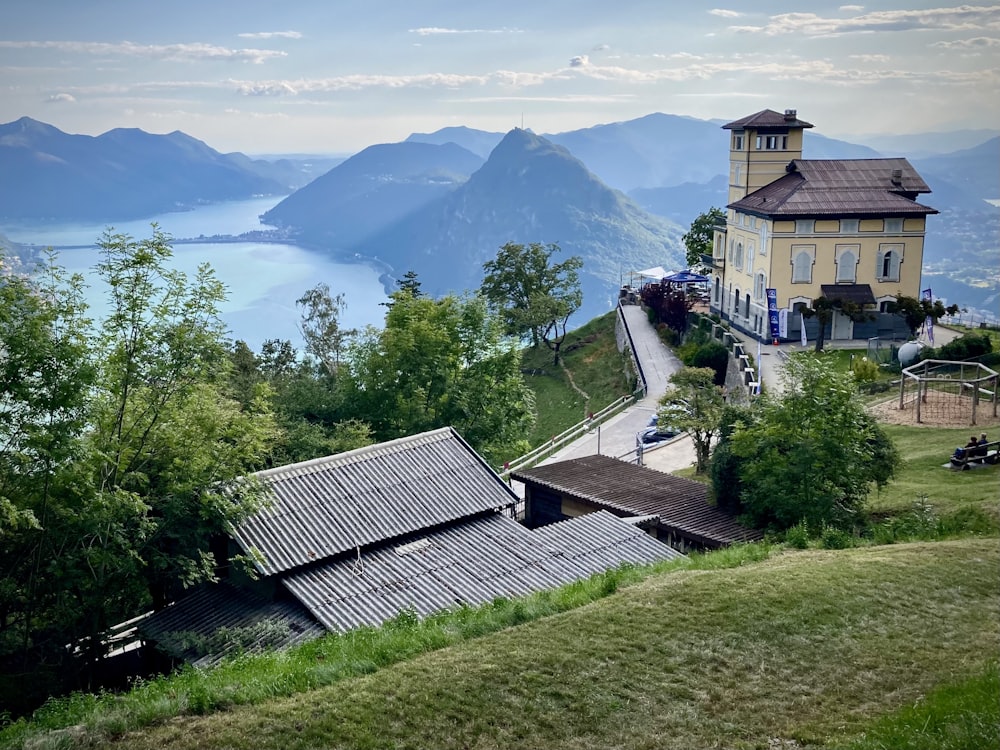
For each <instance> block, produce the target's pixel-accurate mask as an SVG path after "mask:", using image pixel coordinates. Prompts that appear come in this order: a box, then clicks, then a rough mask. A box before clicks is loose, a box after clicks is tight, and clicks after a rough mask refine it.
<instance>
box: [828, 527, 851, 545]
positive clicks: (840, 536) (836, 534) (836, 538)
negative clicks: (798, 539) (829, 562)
mask: <svg viewBox="0 0 1000 750" xmlns="http://www.w3.org/2000/svg"><path fill="white" fill-rule="evenodd" d="M819 542H820V545H821V546H822V547H823V549H847V548H848V547H853V546H854V539H853V538H852V537H851V535H850V534H848V533H847V532H846V531H844V530H843V529H838V528H837V527H836V526H824V527H823V533H822V534H821V535H820V538H819Z"/></svg>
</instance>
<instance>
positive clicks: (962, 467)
mask: <svg viewBox="0 0 1000 750" xmlns="http://www.w3.org/2000/svg"><path fill="white" fill-rule="evenodd" d="M949 463H950V465H951V468H952V469H955V470H956V471H966V470H968V469H976V468H979V467H981V466H995V465H996V464H998V463H1000V440H994V441H993V442H992V443H986V445H979V446H976V447H975V448H959V449H958V450H956V451H955V453H954V454H953V455H952V457H951V459H950V461H949Z"/></svg>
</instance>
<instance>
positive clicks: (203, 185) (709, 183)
mask: <svg viewBox="0 0 1000 750" xmlns="http://www.w3.org/2000/svg"><path fill="white" fill-rule="evenodd" d="M722 123H723V121H722V120H698V119H694V118H690V117H680V116H676V115H666V114H661V113H655V114H651V115H648V116H646V117H642V118H639V119H636V120H630V121H627V122H620V123H612V124H608V125H599V126H595V127H593V128H586V129H583V130H577V131H570V132H565V133H556V134H545V135H536V134H534V133H532V132H530V131H527V130H521V129H515V130H512V131H511V132H509V133H506V134H504V133H493V132H487V131H480V130H474V129H471V128H465V127H452V128H444V129H442V130H439V131H436V132H433V133H414V134H412V135H411V136H410V137H409V138H407V139H406V140H405V141H402V142H400V143H394V144H378V145H373V146H370V147H369V148H367V149H364V150H363V151H361V152H359V153H358V154H356V155H354V156H352V157H350V158H347V159H344V160H339V159H336V158H334V157H308V156H301V155H300V156H296V157H289V158H268V159H262V158H255V159H252V158H250V157H248V156H245V155H243V154H221V153H219V152H217V151H214V150H213V149H211V148H210V147H209V146H207V145H206V144H204V143H202V142H201V141H198V140H196V139H194V138H191V137H190V136H187V135H185V134H183V133H180V132H174V133H170V134H167V135H151V134H148V133H144V132H143V131H139V130H125V129H118V130H112V131H109V132H108V133H105V134H103V135H101V136H97V137H90V136H79V135H69V134H66V133H63V132H62V131H60V130H58V129H57V128H54V127H53V126H51V125H46V124H44V123H39V122H37V121H35V120H31V119H30V118H22V119H20V120H18V121H16V122H14V123H9V124H7V125H0V225H2V224H3V222H4V221H5V220H6V221H17V220H20V219H28V220H38V219H43V218H51V219H52V220H53V221H67V220H89V221H95V222H100V221H115V220H122V219H127V218H138V217H142V216H149V215H153V214H155V213H160V212H164V211H168V210H175V209H179V208H183V207H186V206H191V205H196V204H199V203H205V202H215V201H221V200H233V199H243V198H249V197H252V196H255V195H262V194H263V195H275V196H281V195H287V197H286V198H284V199H283V200H282V201H281V202H279V203H277V205H275V206H274V208H273V209H271V210H270V211H268V212H267V213H266V214H265V215H264V217H263V219H264V220H265V221H266V222H267V223H269V224H271V225H273V226H276V227H278V228H279V232H280V235H281V236H284V237H287V238H289V239H291V240H295V241H298V242H301V243H303V244H309V245H311V246H315V247H319V248H323V249H325V250H328V251H329V252H333V253H337V254H345V255H352V256H353V255H358V256H361V257H364V258H370V259H376V260H379V261H381V262H382V263H384V264H387V265H388V266H390V267H391V272H390V275H389V277H387V282H388V283H389V284H390V285H391V280H392V277H396V278H398V277H399V276H401V275H402V274H403V273H404V272H405V271H407V270H413V271H416V272H417V273H418V274H419V275H420V277H421V282H422V285H423V288H424V289H425V290H427V291H428V292H431V293H440V292H445V291H461V290H463V289H471V288H475V287H476V286H478V283H479V279H480V276H481V271H482V264H483V263H484V262H485V261H486V260H489V259H490V258H492V257H493V256H494V255H495V252H496V250H497V248H498V247H499V246H500V245H502V244H504V243H505V242H507V241H515V242H542V243H550V242H552V243H557V244H559V246H560V247H561V248H562V249H563V250H564V251H565V252H566V253H567V254H576V255H580V256H581V257H583V259H584V263H585V265H584V286H585V291H586V299H587V308H588V309H595V310H597V311H598V312H600V311H603V310H605V309H607V303H608V302H609V301H611V300H612V299H613V297H614V295H615V294H616V293H617V286H618V284H619V283H620V281H621V280H622V278H623V276H624V275H625V274H627V273H628V272H629V271H631V270H636V269H638V268H644V267H647V266H651V265H662V266H664V267H669V268H676V267H680V266H681V265H682V264H683V260H682V259H683V252H682V248H681V243H680V236H681V234H683V232H684V231H685V230H686V228H687V226H688V225H689V224H690V222H691V221H692V220H693V219H694V218H695V217H696V216H697V215H698V214H699V213H701V212H703V211H705V210H707V209H708V208H709V207H710V206H713V205H714V206H723V205H725V201H726V193H727V186H726V178H725V176H724V175H725V174H726V173H727V171H728V150H727V149H726V142H725V136H724V134H723V133H722V132H720V125H721V124H722ZM966 135H968V136H969V138H967V139H966V140H969V139H973V138H974V134H966ZM989 135H990V134H989V133H983V136H984V137H987V140H984V141H983V142H981V143H979V144H978V145H975V146H973V147H972V148H963V149H961V150H958V151H954V152H951V153H943V152H938V153H934V154H929V155H926V156H921V157H919V158H912V159H911V162H912V163H913V164H914V166H915V167H916V168H917V169H918V170H919V171H920V172H921V174H922V176H923V177H924V178H925V179H926V180H927V182H928V183H929V184H930V185H931V186H932V189H933V191H934V192H933V194H932V195H931V196H927V199H926V201H925V202H927V203H928V204H929V205H932V206H934V207H935V208H937V209H939V210H940V211H941V215H940V216H936V217H933V218H932V220H931V221H932V223H931V229H930V231H929V232H928V235H927V241H926V247H925V273H928V274H930V275H938V276H940V277H941V278H947V280H948V283H949V284H951V283H953V282H954V284H958V286H956V287H954V292H955V294H959V295H966V294H969V295H973V296H979V297H988V295H989V293H990V289H989V288H987V287H983V283H982V280H983V277H984V274H983V272H982V271H983V268H984V267H986V268H991V267H995V266H996V256H997V236H998V234H1000V232H998V231H997V228H998V227H1000V209H997V208H996V207H995V206H991V205H990V204H988V203H986V202H985V200H984V199H990V198H998V197H1000V173H998V170H996V169H995V166H996V164H997V163H998V161H1000V137H997V136H996V134H995V133H994V134H993V137H988V136H989ZM939 140H940V143H941V144H942V146H944V145H947V144H948V143H949V139H948V138H947V134H942V137H941V138H940V139H939ZM880 155H881V154H880V153H879V152H877V151H875V150H874V149H872V148H869V147H867V146H864V145H859V144H853V143H848V142H846V141H839V140H835V139H831V138H826V137H824V136H822V135H820V134H818V133H814V132H809V133H808V134H807V135H806V142H805V146H804V156H805V158H852V159H853V158H877V157H879V156H880ZM289 193H290V194H289ZM992 283H993V285H994V286H995V281H994V282H992ZM970 284H971V286H970ZM955 294H952V295H950V296H951V297H952V299H955ZM974 303H975V304H978V301H974Z"/></svg>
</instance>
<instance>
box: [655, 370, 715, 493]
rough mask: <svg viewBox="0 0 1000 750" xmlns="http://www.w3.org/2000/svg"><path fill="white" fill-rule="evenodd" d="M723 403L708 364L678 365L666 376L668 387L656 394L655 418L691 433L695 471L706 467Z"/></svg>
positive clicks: (700, 471) (703, 469)
mask: <svg viewBox="0 0 1000 750" xmlns="http://www.w3.org/2000/svg"><path fill="white" fill-rule="evenodd" d="M725 406H726V402H725V398H724V397H723V395H722V389H721V388H720V387H719V386H717V385H715V371H714V370H712V369H711V368H709V367H682V368H681V369H680V370H678V371H677V372H675V373H674V374H673V375H671V376H670V387H669V388H668V389H667V392H666V393H664V394H663V396H662V397H661V398H660V402H659V409H658V411H657V414H658V415H659V416H658V419H659V422H660V424H662V425H670V426H672V427H679V428H680V429H682V430H685V431H686V432H687V433H688V434H689V435H691V439H692V441H693V442H694V452H695V460H696V463H695V472H696V473H698V474H703V473H705V471H707V470H708V464H709V456H710V454H711V449H712V448H711V446H712V438H713V437H715V435H716V433H717V431H718V429H719V424H720V422H721V419H722V412H723V410H724V409H725Z"/></svg>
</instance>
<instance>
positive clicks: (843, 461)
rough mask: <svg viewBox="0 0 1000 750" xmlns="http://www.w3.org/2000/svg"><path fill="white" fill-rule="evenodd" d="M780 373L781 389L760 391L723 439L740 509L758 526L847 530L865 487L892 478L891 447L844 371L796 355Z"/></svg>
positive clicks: (895, 464) (893, 456)
mask: <svg viewBox="0 0 1000 750" xmlns="http://www.w3.org/2000/svg"><path fill="white" fill-rule="evenodd" d="M783 376H784V381H785V389H784V392H783V393H782V394H781V395H780V396H773V395H771V394H768V393H765V394H764V395H763V396H762V397H761V399H760V400H759V401H758V402H757V404H756V407H755V408H754V409H753V410H750V411H747V412H745V413H744V415H743V417H742V418H741V421H739V422H737V424H736V425H735V428H734V430H733V432H732V434H731V436H730V439H729V441H730V447H731V450H732V453H733V454H734V455H735V456H736V458H737V459H738V460H737V462H736V466H737V471H738V473H739V481H740V486H741V488H742V492H741V500H742V505H743V508H744V510H745V511H746V512H747V513H748V515H749V516H750V517H751V518H752V519H753V520H754V522H755V523H756V524H757V525H759V526H770V527H773V528H776V529H786V528H788V527H790V526H793V525H795V524H797V523H799V522H800V521H805V522H806V523H807V524H809V525H810V526H812V527H814V528H816V527H819V526H821V525H823V524H828V525H832V526H838V527H841V528H850V527H851V526H852V525H853V524H855V523H857V522H858V520H859V515H860V512H861V510H862V509H863V506H864V502H865V499H866V498H867V496H868V493H869V491H870V490H871V488H872V487H876V486H878V487H881V486H883V485H885V483H886V482H888V481H889V479H891V478H892V477H893V476H894V474H895V472H896V469H897V467H898V465H899V455H898V452H897V450H896V448H895V446H894V445H893V443H892V440H891V438H890V437H889V436H888V435H887V434H886V433H885V431H884V430H882V429H881V427H879V425H878V423H877V422H876V421H875V420H874V418H873V417H872V416H871V415H870V414H868V412H867V411H866V410H865V407H864V404H863V403H862V402H861V401H860V400H859V397H858V393H857V387H856V385H855V383H854V379H853V376H852V375H850V374H849V373H848V374H844V373H838V372H836V371H835V370H834V369H833V368H832V367H831V365H830V364H829V363H826V362H824V361H823V360H821V359H819V358H815V357H812V356H799V357H792V358H791V359H789V360H788V362H786V364H785V366H784V368H783Z"/></svg>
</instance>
